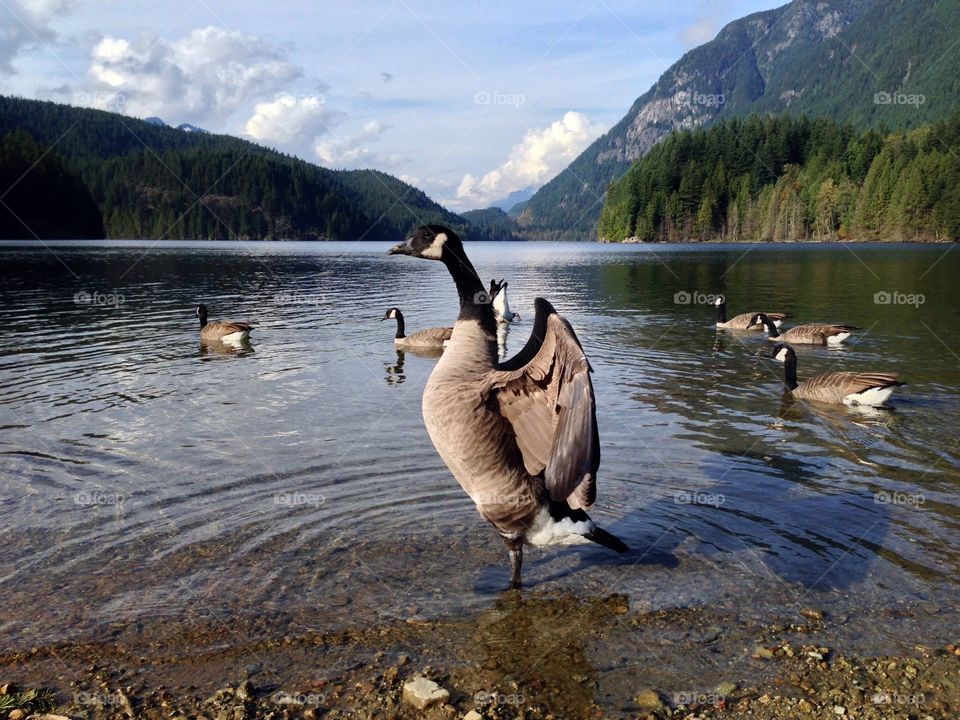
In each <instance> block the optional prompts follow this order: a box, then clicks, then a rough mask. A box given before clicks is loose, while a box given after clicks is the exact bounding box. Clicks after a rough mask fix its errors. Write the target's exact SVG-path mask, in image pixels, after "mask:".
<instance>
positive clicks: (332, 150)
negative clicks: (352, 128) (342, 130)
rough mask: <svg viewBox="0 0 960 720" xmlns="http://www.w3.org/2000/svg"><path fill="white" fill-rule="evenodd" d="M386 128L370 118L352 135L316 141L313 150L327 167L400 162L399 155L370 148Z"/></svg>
mask: <svg viewBox="0 0 960 720" xmlns="http://www.w3.org/2000/svg"><path fill="white" fill-rule="evenodd" d="M388 128H389V126H388V125H384V124H383V123H381V122H380V121H379V120H371V121H370V122H368V123H366V124H365V125H364V126H363V127H362V128H360V130H359V132H356V133H354V134H353V135H344V136H340V137H335V138H330V139H329V140H320V141H318V142H317V143H316V144H315V145H314V148H313V151H314V154H315V155H316V157H317V159H318V160H319V161H320V162H321V163H322V164H324V165H327V166H328V167H335V168H359V167H373V166H377V167H381V168H383V167H392V166H394V165H397V164H398V163H399V162H401V160H402V158H401V157H400V156H399V155H397V154H395V153H394V154H387V155H382V154H380V153H377V152H376V151H374V150H372V149H371V148H370V146H371V144H373V143H375V142H376V141H378V140H379V139H380V136H381V135H383V133H384V132H385V131H386V130H387V129H388Z"/></svg>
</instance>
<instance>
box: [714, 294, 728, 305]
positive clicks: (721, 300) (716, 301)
mask: <svg viewBox="0 0 960 720" xmlns="http://www.w3.org/2000/svg"><path fill="white" fill-rule="evenodd" d="M726 301H727V300H726V298H725V297H723V295H717V297H716V299H714V301H713V304H714V305H715V306H716V307H720V306H721V305H723V304H724V303H725V302H726Z"/></svg>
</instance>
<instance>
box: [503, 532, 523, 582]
mask: <svg viewBox="0 0 960 720" xmlns="http://www.w3.org/2000/svg"><path fill="white" fill-rule="evenodd" d="M506 543H507V549H508V550H509V551H510V587H511V588H514V589H516V588H519V587H520V566H521V565H523V540H522V539H519V538H518V539H516V540H506Z"/></svg>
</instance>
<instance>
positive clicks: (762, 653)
mask: <svg viewBox="0 0 960 720" xmlns="http://www.w3.org/2000/svg"><path fill="white" fill-rule="evenodd" d="M753 658H754V660H773V651H772V650H771V649H770V648H766V647H764V646H763V645H757V647H755V648H754V649H753Z"/></svg>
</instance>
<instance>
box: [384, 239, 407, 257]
mask: <svg viewBox="0 0 960 720" xmlns="http://www.w3.org/2000/svg"><path fill="white" fill-rule="evenodd" d="M411 254H413V250H412V249H411V247H410V245H409V243H405V242H402V243H399V244H398V245H394V246H393V247H392V248H390V249H389V250H387V255H411Z"/></svg>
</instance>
